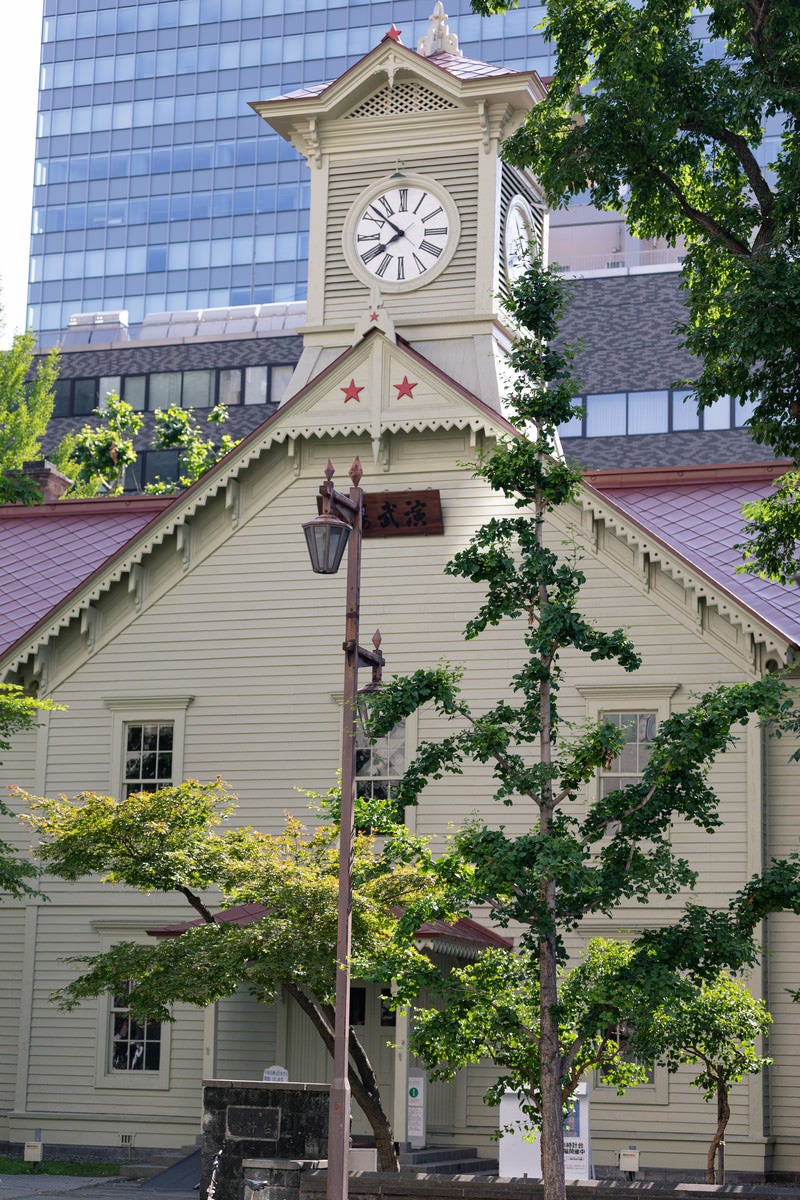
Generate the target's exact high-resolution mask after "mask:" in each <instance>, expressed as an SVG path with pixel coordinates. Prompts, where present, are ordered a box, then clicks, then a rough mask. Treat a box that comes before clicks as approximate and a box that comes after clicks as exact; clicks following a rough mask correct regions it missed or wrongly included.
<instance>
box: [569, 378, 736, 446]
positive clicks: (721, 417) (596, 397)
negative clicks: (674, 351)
mask: <svg viewBox="0 0 800 1200" xmlns="http://www.w3.org/2000/svg"><path fill="white" fill-rule="evenodd" d="M574 401H575V403H576V404H581V405H583V408H584V411H585V415H584V416H583V417H582V418H581V417H573V418H572V419H571V420H570V421H565V422H564V423H563V424H562V425H560V426H559V430H558V431H559V434H560V436H561V437H562V438H572V437H587V438H591V437H620V436H622V435H625V434H627V435H631V434H641V433H668V432H670V433H676V432H678V431H679V430H689V429H734V428H736V427H737V426H739V425H742V424H743V423H744V422H745V421H746V420H747V418H748V416H749V415H750V412H751V408H750V407H748V406H744V408H740V407H739V406H734V405H732V403H731V400H730V397H729V396H721V397H720V398H719V399H718V400H716V401H715V402H714V403H713V404H712V405H710V406H709V407H708V408H705V409H704V410H703V411H702V412H701V413H699V414H698V412H697V402H696V400H695V395H694V392H693V391H692V390H691V389H690V388H672V389H670V388H662V389H660V390H658V391H641V392H606V393H596V394H592V395H587V396H575V397H574Z"/></svg>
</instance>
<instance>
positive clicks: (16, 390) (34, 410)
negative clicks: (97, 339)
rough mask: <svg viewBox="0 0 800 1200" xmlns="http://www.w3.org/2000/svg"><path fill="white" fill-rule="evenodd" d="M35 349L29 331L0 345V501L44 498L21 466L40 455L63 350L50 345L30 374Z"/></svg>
mask: <svg viewBox="0 0 800 1200" xmlns="http://www.w3.org/2000/svg"><path fill="white" fill-rule="evenodd" d="M2 328H3V321H2V312H0V329H2ZM35 350H36V337H35V335H34V334H33V333H32V332H31V331H30V330H29V331H28V332H27V333H17V334H15V335H14V337H13V339H12V341H11V345H10V346H9V348H8V349H7V350H0V504H15V503H17V502H18V501H22V503H23V504H38V503H40V502H41V493H40V492H39V489H38V488H37V487H36V485H35V484H34V483H33V482H32V481H31V480H30V479H27V478H26V477H25V476H24V475H21V474H20V471H21V469H22V466H23V464H24V463H26V462H28V461H29V460H31V459H35V458H38V457H40V454H41V450H40V445H41V439H42V436H43V434H44V432H45V429H46V428H47V422H48V421H49V420H50V417H51V415H52V412H53V401H54V392H53V388H54V385H55V382H56V379H57V378H58V351H57V350H51V351H50V353H49V354H48V355H47V357H46V358H45V359H44V361H43V362H40V363H39V365H38V366H37V368H36V370H35V371H34V373H33V376H32V378H29V376H30V372H31V366H32V364H33V356H34V353H35Z"/></svg>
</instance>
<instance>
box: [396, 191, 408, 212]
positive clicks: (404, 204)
mask: <svg viewBox="0 0 800 1200" xmlns="http://www.w3.org/2000/svg"><path fill="white" fill-rule="evenodd" d="M398 190H399V192H400V212H408V188H399V189H398Z"/></svg>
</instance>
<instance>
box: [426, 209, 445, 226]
mask: <svg viewBox="0 0 800 1200" xmlns="http://www.w3.org/2000/svg"><path fill="white" fill-rule="evenodd" d="M440 212H444V209H443V208H442V206H441V204H440V205H439V207H438V208H434V209H433V210H432V212H429V213H428V215H427V217H421V218H420V220H421V221H422V223H423V225H427V223H428V221H430V219H431V217H437V216H438V215H439V213H440Z"/></svg>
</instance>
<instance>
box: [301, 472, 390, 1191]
mask: <svg viewBox="0 0 800 1200" xmlns="http://www.w3.org/2000/svg"><path fill="white" fill-rule="evenodd" d="M333 474H334V470H333V463H332V462H331V461H330V459H328V465H327V467H326V469H325V482H324V483H323V484H321V485H320V489H319V495H320V499H319V500H318V506H319V510H320V512H319V516H317V517H315V518H314V520H313V521H307V522H306V523H305V524H304V525H303V532H304V533H305V536H306V544H307V546H308V552H309V556H310V558H311V568H312V570H313V571H315V572H316V573H317V574H319V575H333V574H335V573H336V571H338V569H339V564H340V563H341V561H342V556H343V555H344V551H345V548H346V547H347V608H346V612H347V615H346V619H345V634H344V643H343V645H342V649H343V650H344V697H343V702H342V801H341V812H340V817H339V824H340V832H339V903H338V912H337V924H336V1012H335V1022H334V1053H333V1082H332V1084H331V1091H330V1117H329V1122H328V1184H327V1193H326V1195H327V1200H347V1195H348V1176H349V1170H348V1168H349V1156H350V1080H349V1077H348V1065H349V1059H350V1055H349V1043H350V947H351V940H352V919H351V918H352V906H353V905H352V893H353V873H352V869H353V861H352V859H353V831H354V830H353V826H354V815H353V814H354V806H355V773H356V771H355V767H356V720H357V712H356V706H357V700H358V668H359V666H371V667H372V684H373V686H374V685H376V684H377V683H379V682H380V673H381V668H382V667H383V661H384V660H383V655H382V654H381V652H380V649H379V646H380V637H379V635H377V634H376V639H377V640H376V639H373V644H374V646H375V649H374V650H365V649H364V648H363V647H362V646H359V644H358V620H359V608H360V600H361V535H362V524H363V514H364V492H363V491H362V489H361V487H360V486H359V484H360V482H361V474H362V472H361V463H360V461H359V460H358V458H356V459H355V460H354V462H353V465H352V467H351V468H350V471H349V475H350V479H351V480H352V483H353V486H352V487H351V488H350V493H349V495H345V494H344V493H343V492H337V491H336V489H335V488H334V486H333Z"/></svg>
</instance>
